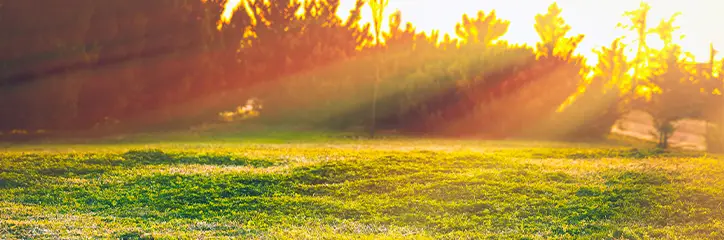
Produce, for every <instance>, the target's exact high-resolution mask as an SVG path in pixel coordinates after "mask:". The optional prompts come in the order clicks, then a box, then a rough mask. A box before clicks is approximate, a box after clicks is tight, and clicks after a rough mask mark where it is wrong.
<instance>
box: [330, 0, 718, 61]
mask: <svg viewBox="0 0 724 240" xmlns="http://www.w3.org/2000/svg"><path fill="white" fill-rule="evenodd" d="M341 1H342V6H341V7H340V15H342V16H346V15H348V11H349V9H351V8H352V7H353V6H354V2H355V1H354V0H341ZM389 1H390V4H389V7H388V9H389V10H388V11H387V13H392V12H393V11H394V10H396V9H399V10H400V11H402V20H403V21H405V22H407V21H409V22H412V23H413V24H414V25H415V26H417V29H418V30H424V31H430V30H432V29H437V30H440V32H441V33H450V34H451V35H452V36H454V29H455V24H456V23H458V22H460V21H461V19H462V14H464V13H467V14H468V15H474V14H475V13H476V12H477V11H478V10H483V11H485V12H486V13H487V12H489V11H491V10H495V12H496V14H497V15H498V17H500V18H503V19H507V20H510V22H511V23H510V28H509V30H508V33H507V34H506V35H505V36H504V37H503V39H505V40H508V41H509V42H511V43H525V44H528V45H529V46H535V42H537V41H538V36H537V34H536V32H535V29H534V27H533V25H534V23H535V15H536V14H539V13H545V12H546V11H547V9H548V6H549V5H550V4H551V3H553V2H557V3H558V6H559V7H560V8H561V9H562V10H563V13H562V14H561V15H562V17H563V18H564V19H565V20H566V22H567V23H568V24H569V25H570V26H571V32H570V33H571V34H584V35H585V38H584V40H583V42H581V44H580V46H579V49H578V52H579V53H580V54H583V55H584V56H587V57H588V58H589V59H590V58H594V57H595V55H594V54H593V53H592V50H593V49H594V48H600V47H601V46H609V45H610V44H611V42H612V41H613V40H614V39H615V38H616V37H619V36H623V35H627V36H629V37H628V38H627V39H626V42H631V41H632V40H633V35H629V34H627V31H625V30H623V29H617V28H616V24H617V23H619V22H625V21H626V18H625V17H623V16H622V15H623V13H624V12H625V11H629V10H634V9H637V8H638V6H639V3H640V2H639V1H635V0H558V1H553V0H445V1H440V0H389ZM646 2H647V3H649V4H650V5H651V7H652V8H651V12H650V15H649V16H650V23H649V25H650V26H656V25H658V23H659V21H660V20H662V19H668V18H669V17H670V16H671V15H673V14H674V13H676V12H681V14H682V15H681V16H679V17H678V18H677V20H676V22H675V23H676V24H677V25H678V26H680V27H681V29H680V30H679V33H680V34H684V35H685V38H684V39H683V40H681V41H679V43H680V44H681V45H682V47H683V48H684V50H686V51H689V52H692V53H693V54H694V55H695V56H696V60H697V61H707V60H708V58H709V43H711V42H713V43H714V46H715V48H717V49H721V50H724V28H722V29H721V30H718V29H715V28H714V27H715V26H714V25H715V23H724V14H723V11H722V10H724V1H720V0H687V1H682V0H648V1H646ZM441 3H445V4H444V5H442V4H441ZM717 9H719V11H716V10H717ZM365 11H366V12H364V13H363V14H364V16H365V17H364V18H363V20H366V21H368V20H369V19H370V17H369V16H370V13H369V7H365ZM384 26H386V24H385V25H384ZM720 26H722V25H720ZM652 44H653V45H655V44H656V43H652ZM717 46H719V47H717ZM722 52H723V53H724V51H722ZM723 56H724V55H723ZM720 57H721V56H720ZM589 62H590V61H589Z"/></svg>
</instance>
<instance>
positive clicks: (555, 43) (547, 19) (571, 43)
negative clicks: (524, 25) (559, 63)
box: [535, 3, 584, 61]
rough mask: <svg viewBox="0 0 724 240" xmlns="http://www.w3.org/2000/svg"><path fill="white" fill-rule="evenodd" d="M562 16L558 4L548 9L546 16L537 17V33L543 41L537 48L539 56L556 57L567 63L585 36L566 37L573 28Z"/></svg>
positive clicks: (539, 15)
mask: <svg viewBox="0 0 724 240" xmlns="http://www.w3.org/2000/svg"><path fill="white" fill-rule="evenodd" d="M560 14H561V9H560V8H559V7H558V4H557V3H553V4H551V5H550V6H549V7H548V12H547V13H546V14H545V15H543V14H538V15H536V16H535V22H536V23H535V31H536V32H537V33H538V36H539V37H540V40H541V41H540V42H539V43H537V44H536V47H537V50H538V54H539V56H542V57H553V56H556V57H559V58H561V59H563V60H566V61H567V60H569V59H570V58H571V56H572V55H573V51H574V50H575V49H576V47H577V46H578V44H579V43H580V42H581V41H582V40H583V37H584V35H583V34H580V35H577V36H574V37H566V35H568V32H569V31H570V30H571V26H569V25H568V24H566V22H565V20H563V18H562V17H561V16H560Z"/></svg>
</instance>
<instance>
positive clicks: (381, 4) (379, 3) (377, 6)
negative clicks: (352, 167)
mask: <svg viewBox="0 0 724 240" xmlns="http://www.w3.org/2000/svg"><path fill="white" fill-rule="evenodd" d="M389 2H390V1H389V0H370V2H369V4H370V9H371V10H372V22H373V23H374V26H375V45H376V47H379V46H380V40H381V38H380V31H381V28H382V18H383V17H384V14H385V9H386V8H387V4H388V3H389ZM382 61H383V60H382V59H380V61H378V62H377V67H376V68H375V86H374V89H373V90H372V116H371V117H370V121H371V124H370V138H374V137H375V127H376V126H375V124H376V122H377V94H378V93H377V92H378V91H379V89H378V88H379V85H380V65H382Z"/></svg>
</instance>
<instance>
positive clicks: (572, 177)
mask: <svg viewBox="0 0 724 240" xmlns="http://www.w3.org/2000/svg"><path fill="white" fill-rule="evenodd" d="M206 140H208V139H206ZM206 140H205V141H206ZM723 191H724V163H723V162H722V160H721V159H719V157H716V156H704V155H703V154H700V153H694V152H662V151H656V150H647V149H645V148H640V147H638V146H637V148H633V147H631V146H626V145H616V144H607V145H595V144H567V143H547V142H521V141H497V142H490V141H486V142H483V141H474V140H443V139H439V140H433V139H418V140H413V139H388V140H378V141H367V140H354V139H346V138H339V139H337V138H336V137H335V138H332V137H330V138H327V139H326V140H314V141H305V140H303V138H297V137H290V138H288V139H286V140H284V141H282V142H277V143H268V142H265V141H259V142H255V141H253V140H241V141H232V140H230V139H221V140H219V139H216V140H213V141H212V140H208V141H206V142H190V141H182V142H171V143H153V141H146V142H143V143H140V144H139V143H132V142H130V143H129V142H118V143H114V144H107V145H99V144H96V145H67V144H66V145H24V146H11V147H9V148H7V149H6V150H5V152H3V153H0V238H1V239H35V238H89V237H90V238H109V237H110V238H127V239H133V238H142V237H154V238H157V239H158V238H162V239H163V238H261V239H279V238H282V239H284V238H291V239H319V238H327V239H340V238H342V239H345V238H347V239H358V238H367V239H385V238H390V239H399V238H412V239H421V238H422V239H425V238H447V239H460V238H463V239H466V238H470V239H479V238H504V239H507V238H511V239H612V238H627V239H639V238H640V239H648V238H656V239H659V238H709V239H721V238H724V206H723V203H724V194H723Z"/></svg>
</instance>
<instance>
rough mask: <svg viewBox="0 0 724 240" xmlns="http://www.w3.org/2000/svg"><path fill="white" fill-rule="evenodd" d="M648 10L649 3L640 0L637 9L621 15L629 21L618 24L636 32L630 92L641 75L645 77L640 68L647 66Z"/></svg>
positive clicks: (634, 88)
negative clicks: (636, 45) (636, 44)
mask: <svg viewBox="0 0 724 240" xmlns="http://www.w3.org/2000/svg"><path fill="white" fill-rule="evenodd" d="M650 10H651V5H649V4H648V3H645V2H643V1H642V2H641V4H640V6H639V8H638V9H636V10H632V11H627V12H625V13H624V14H623V16H625V17H627V18H628V19H629V21H631V23H629V24H624V23H619V24H618V27H621V28H624V29H627V30H631V31H634V32H636V34H637V39H636V41H637V43H638V47H637V48H636V56H635V57H634V61H633V64H632V65H633V76H632V78H631V89H630V91H631V92H632V93H635V92H636V91H637V88H638V85H639V80H640V79H641V78H642V77H643V78H645V77H646V75H645V74H644V73H643V71H642V70H643V68H645V67H646V66H647V65H646V63H647V62H648V57H647V55H648V45H647V44H646V39H647V36H648V35H649V34H650V30H649V29H648V16H649V11H650Z"/></svg>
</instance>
